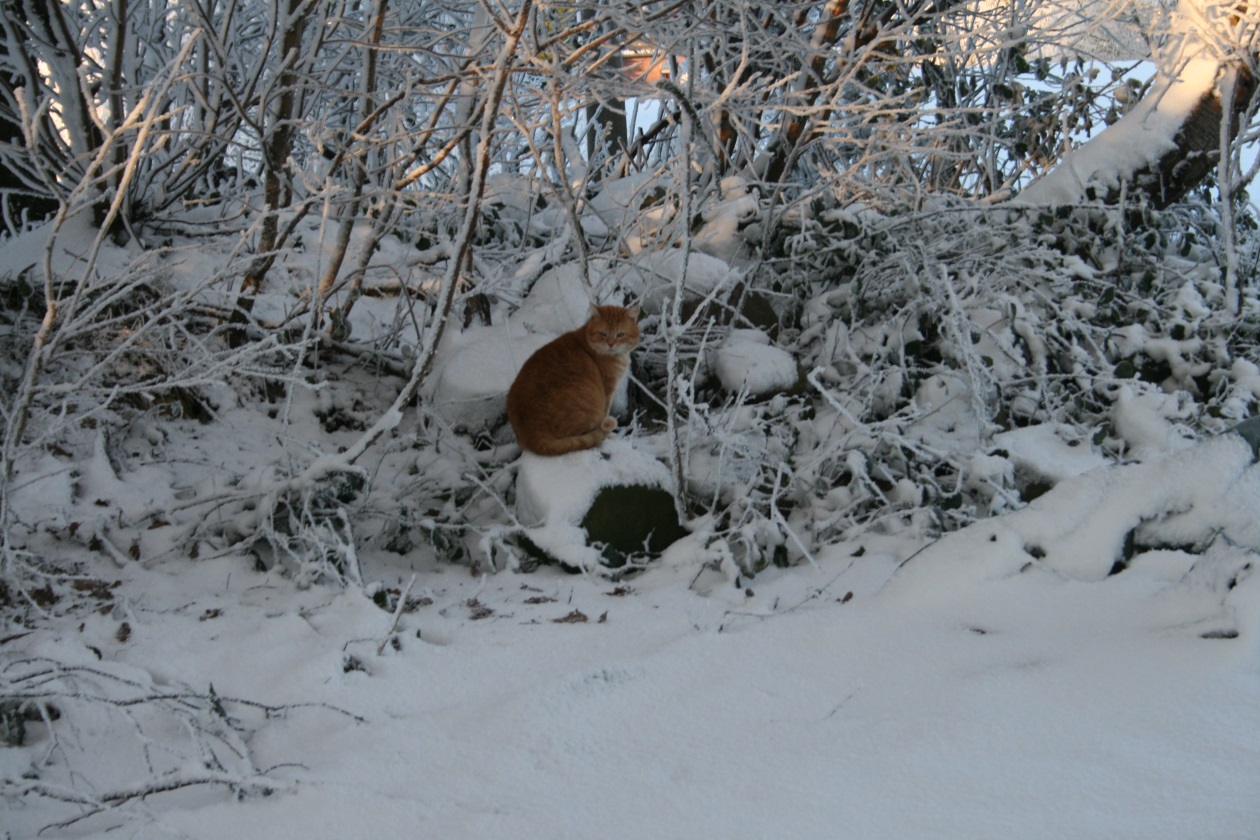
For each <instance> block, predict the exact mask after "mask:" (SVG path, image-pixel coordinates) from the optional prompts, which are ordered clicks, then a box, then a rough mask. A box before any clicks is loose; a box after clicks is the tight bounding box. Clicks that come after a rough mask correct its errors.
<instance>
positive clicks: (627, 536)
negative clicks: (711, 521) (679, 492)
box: [582, 484, 687, 569]
mask: <svg viewBox="0 0 1260 840" xmlns="http://www.w3.org/2000/svg"><path fill="white" fill-rule="evenodd" d="M582 528H584V529H585V530H586V535H587V540H588V542H589V543H590V544H591V545H595V546H599V548H600V550H601V552H602V553H603V555H604V563H605V565H606V566H608V567H609V568H613V569H617V568H621V567H622V566H624V565H625V564H626V560H627V559H628V558H630V557H636V556H637V557H643V556H647V557H657V556H659V555H660V553H661V552H662V551H664V550H665V549H666V548H668V547H669V546H670V544H672V543H673V542H674V541H675V540H678V539H680V538H682V537H684V536H686V534H687V532H686V530H685V529H684V528H683V527H682V523H680V522H679V521H678V511H677V510H676V509H675V508H674V498H673V496H671V495H670V494H669V493H668V492H667V491H665V490H664V489H662V488H660V487H648V486H645V485H642V484H629V485H615V486H613V487H605V488H604V489H602V490H600V491H599V493H598V494H597V495H596V496H595V500H594V501H593V502H592V503H591V508H590V510H588V511H587V512H586V516H584V517H583V518H582Z"/></svg>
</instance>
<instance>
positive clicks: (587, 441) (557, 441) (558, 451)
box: [521, 428, 608, 455]
mask: <svg viewBox="0 0 1260 840" xmlns="http://www.w3.org/2000/svg"><path fill="white" fill-rule="evenodd" d="M606 437H608V432H606V431H605V430H604V429H603V428H595V429H592V430H591V431H589V432H584V433H583V434H580V435H572V436H570V437H535V438H534V439H533V440H531V441H522V442H521V448H522V449H527V450H529V451H530V452H533V453H534V454H535V455H567V454H568V453H570V452H577V451H579V450H582V449H594V448H595V447H597V446H599V445H600V444H601V443H603V442H604V438H606Z"/></svg>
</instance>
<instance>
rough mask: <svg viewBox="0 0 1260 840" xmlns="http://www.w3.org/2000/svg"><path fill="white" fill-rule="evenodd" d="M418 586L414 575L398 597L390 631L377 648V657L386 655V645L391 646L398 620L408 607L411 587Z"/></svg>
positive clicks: (390, 623)
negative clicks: (390, 640)
mask: <svg viewBox="0 0 1260 840" xmlns="http://www.w3.org/2000/svg"><path fill="white" fill-rule="evenodd" d="M415 585H416V576H415V574H412V576H411V580H409V581H407V588H406V589H404V590H403V591H402V594H401V595H399V596H398V605H397V606H396V607H394V617H393V618H392V619H391V620H390V622H389V629H388V630H386V631H385V638H383V639H381V643H380V644H379V645H377V647H376V655H377V656H381V655H382V654H384V653H385V645H387V644H389V639H390V637H391V636H393V635H394V631H395V630H397V629H398V619H400V618H402V614H403V608H404V607H405V606H407V596H408V595H410V594H411V587H413V586H415Z"/></svg>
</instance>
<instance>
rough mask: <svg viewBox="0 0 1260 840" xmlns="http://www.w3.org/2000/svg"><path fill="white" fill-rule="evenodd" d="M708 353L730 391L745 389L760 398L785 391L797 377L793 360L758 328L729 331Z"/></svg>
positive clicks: (717, 373)
mask: <svg viewBox="0 0 1260 840" xmlns="http://www.w3.org/2000/svg"><path fill="white" fill-rule="evenodd" d="M711 355H712V360H711V362H710V364H711V365H712V366H713V372H714V373H715V374H716V375H717V378H718V381H719V382H721V383H722V388H723V389H724V390H726V391H727V392H729V393H739V392H740V391H743V390H747V392H748V393H749V394H750V395H751V396H754V397H761V396H765V395H767V394H772V393H776V392H781V391H786V390H788V389H790V388H791V387H792V386H794V385H795V384H796V383H797V381H798V380H799V379H800V371H799V370H798V368H797V364H796V359H795V358H794V357H793V356H792V354H791V353H789V352H787V351H786V350H784V349H782V348H780V347H776V346H774V345H773V344H771V343H770V336H768V335H766V334H765V333H764V332H762V331H761V330H731V333H730V335H728V336H727V337H726V340H725V341H723V342H722V344H721V345H719V346H718V347H717V348H715V349H714V350H713V351H712V353H711Z"/></svg>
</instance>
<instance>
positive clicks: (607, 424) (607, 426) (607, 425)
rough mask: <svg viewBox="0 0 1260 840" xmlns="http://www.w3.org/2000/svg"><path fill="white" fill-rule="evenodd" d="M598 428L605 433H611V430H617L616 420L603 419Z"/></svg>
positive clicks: (611, 418)
mask: <svg viewBox="0 0 1260 840" xmlns="http://www.w3.org/2000/svg"><path fill="white" fill-rule="evenodd" d="M599 427H600V428H601V429H603V430H604V431H605V432H611V431H612V430H613V429H615V428H617V418H616V417H605V418H604V419H603V421H602V422H600V424H599Z"/></svg>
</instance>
